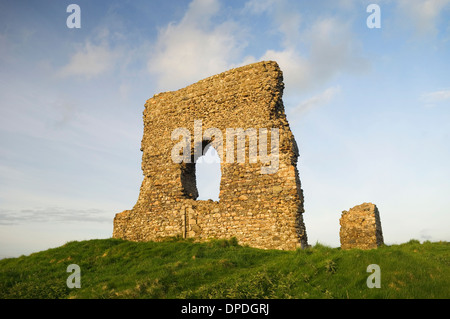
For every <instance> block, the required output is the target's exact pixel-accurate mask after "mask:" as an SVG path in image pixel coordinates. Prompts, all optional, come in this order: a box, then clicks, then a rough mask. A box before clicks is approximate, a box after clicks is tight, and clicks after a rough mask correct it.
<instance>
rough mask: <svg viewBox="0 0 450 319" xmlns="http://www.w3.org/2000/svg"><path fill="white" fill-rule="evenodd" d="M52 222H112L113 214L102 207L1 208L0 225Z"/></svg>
mask: <svg viewBox="0 0 450 319" xmlns="http://www.w3.org/2000/svg"><path fill="white" fill-rule="evenodd" d="M41 222H43V223H49V222H50V223H51V222H63V223H71V222H88V223H91V222H100V223H105V222H111V216H109V215H107V214H106V213H105V212H104V211H102V210H100V209H84V210H83V209H71V208H61V207H47V208H35V209H21V210H11V209H2V208H0V225H18V224H24V223H41Z"/></svg>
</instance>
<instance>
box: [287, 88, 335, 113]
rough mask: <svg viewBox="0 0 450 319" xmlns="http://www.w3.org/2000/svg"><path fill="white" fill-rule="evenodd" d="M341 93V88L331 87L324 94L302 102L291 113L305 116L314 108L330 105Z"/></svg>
mask: <svg viewBox="0 0 450 319" xmlns="http://www.w3.org/2000/svg"><path fill="white" fill-rule="evenodd" d="M339 92H341V87H340V86H333V87H330V88H328V89H326V90H325V91H323V92H322V93H320V94H317V95H314V96H313V97H310V98H309V99H307V100H304V101H302V102H300V104H298V105H297V106H296V107H295V108H293V109H292V110H291V113H292V114H293V115H299V114H304V113H306V112H308V111H310V110H312V109H314V108H317V107H320V106H323V105H325V104H328V103H329V102H330V101H331V100H332V99H333V97H335V96H336V95H337V94H339Z"/></svg>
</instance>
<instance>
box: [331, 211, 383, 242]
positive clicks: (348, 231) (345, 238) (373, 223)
mask: <svg viewBox="0 0 450 319" xmlns="http://www.w3.org/2000/svg"><path fill="white" fill-rule="evenodd" d="M339 223H340V224H341V229H340V231H339V235H340V240H341V248H342V249H351V248H358V249H373V248H377V247H379V246H381V245H383V244H384V240H383V231H382V230H381V220H380V213H379V212H378V208H377V206H376V205H375V204H372V203H363V204H361V205H358V206H355V207H353V208H351V209H349V210H348V211H345V210H344V211H343V212H342V215H341V219H340V220H339Z"/></svg>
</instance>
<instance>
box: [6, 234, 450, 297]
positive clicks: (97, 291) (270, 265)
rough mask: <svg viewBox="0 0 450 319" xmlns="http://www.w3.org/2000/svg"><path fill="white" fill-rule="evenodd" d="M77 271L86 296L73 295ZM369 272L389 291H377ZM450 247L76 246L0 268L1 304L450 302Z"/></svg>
mask: <svg viewBox="0 0 450 319" xmlns="http://www.w3.org/2000/svg"><path fill="white" fill-rule="evenodd" d="M69 264H78V265H79V266H80V268H81V286H82V287H81V288H80V289H76V288H74V289H69V288H67V286H66V279H67V277H68V276H69V275H70V273H67V272H66V269H67V266H68V265H69ZM369 264H378V265H379V266H380V268H381V288H380V289H377V288H372V289H369V288H368V287H367V285H366V280H367V277H368V276H369V275H370V274H369V273H367V272H366V268H367V266H368V265H369ZM449 266H450V243H448V242H436V243H430V242H425V243H423V244H420V243H419V242H418V241H410V242H409V243H406V244H402V245H393V246H385V247H381V248H379V249H376V250H370V251H362V250H347V251H343V250H340V249H338V248H328V247H324V246H322V245H320V244H317V245H315V246H314V247H312V248H309V249H306V250H297V251H278V250H260V249H254V248H249V247H242V246H238V245H236V244H235V242H234V241H233V240H231V241H225V240H216V241H211V242H209V243H202V244H200V243H193V242H190V241H186V240H173V241H166V242H160V243H154V242H147V243H135V242H128V241H123V240H116V239H101V240H89V241H82V242H69V243H67V244H65V245H64V246H61V247H58V248H54V249H49V250H46V251H42V252H38V253H34V254H31V255H30V256H22V257H19V258H11V259H4V260H0V298H450V288H449V287H450V273H449V270H450V267H449Z"/></svg>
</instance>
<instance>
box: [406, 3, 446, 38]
mask: <svg viewBox="0 0 450 319" xmlns="http://www.w3.org/2000/svg"><path fill="white" fill-rule="evenodd" d="M449 4H450V0H399V1H398V9H399V11H400V14H399V15H398V16H399V17H400V19H401V22H402V24H404V25H408V26H411V25H412V26H413V27H414V29H415V32H416V34H417V35H419V36H426V35H435V34H436V33H437V27H436V24H437V23H438V20H439V18H440V14H441V13H442V12H443V9H444V8H445V7H447V6H448V5H449Z"/></svg>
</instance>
